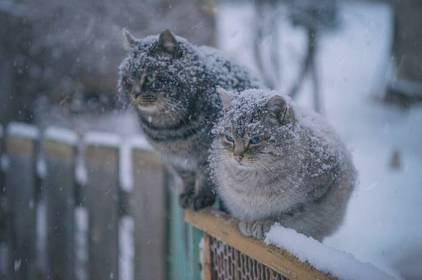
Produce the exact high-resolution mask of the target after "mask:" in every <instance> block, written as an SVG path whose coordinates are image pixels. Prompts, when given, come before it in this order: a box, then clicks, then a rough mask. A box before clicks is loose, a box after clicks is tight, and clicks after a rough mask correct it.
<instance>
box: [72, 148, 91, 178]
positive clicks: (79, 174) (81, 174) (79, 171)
mask: <svg viewBox="0 0 422 280" xmlns="http://www.w3.org/2000/svg"><path fill="white" fill-rule="evenodd" d="M83 156H84V147H83V146H80V147H79V152H78V154H77V155H76V164H75V165H76V166H75V177H76V181H77V182H78V183H79V185H80V186H86V185H87V183H88V173H87V170H86V166H85V160H84V158H83Z"/></svg>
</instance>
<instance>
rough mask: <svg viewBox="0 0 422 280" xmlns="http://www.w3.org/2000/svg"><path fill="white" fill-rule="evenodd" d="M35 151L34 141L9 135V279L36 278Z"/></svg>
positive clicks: (7, 188)
mask: <svg viewBox="0 0 422 280" xmlns="http://www.w3.org/2000/svg"><path fill="white" fill-rule="evenodd" d="M25 129H26V128H25ZM32 130H33V128H32ZM34 150H35V144H34V139H30V138H26V137H25V136H22V135H8V137H7V140H6V151H7V154H8V171H7V172H6V176H5V185H6V197H7V228H8V236H7V244H8V246H9V254H8V270H9V277H10V279H35V276H36V261H35V256H36V247H35V240H36V238H35V237H36V224H35V221H36V212H35V209H36V205H35V200H34V195H35V188H34V179H35V172H34V171H35V165H34V157H33V156H34V152H35V151H34Z"/></svg>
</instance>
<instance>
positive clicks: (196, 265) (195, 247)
mask: <svg viewBox="0 0 422 280" xmlns="http://www.w3.org/2000/svg"><path fill="white" fill-rule="evenodd" d="M201 239H202V232H201V231H199V230H198V229H197V228H195V227H194V226H192V225H188V248H189V251H188V256H189V279H191V280H200V279H201V276H202V275H201V263H200V259H199V256H200V254H199V246H200V245H199V244H200V242H201Z"/></svg>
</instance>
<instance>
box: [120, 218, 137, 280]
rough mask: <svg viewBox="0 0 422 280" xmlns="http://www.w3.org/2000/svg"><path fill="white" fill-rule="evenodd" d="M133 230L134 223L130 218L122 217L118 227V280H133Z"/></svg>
mask: <svg viewBox="0 0 422 280" xmlns="http://www.w3.org/2000/svg"><path fill="white" fill-rule="evenodd" d="M134 228H135V223H134V221H133V219H132V218H130V217H127V216H125V217H123V218H122V219H121V220H120V226H119V251H120V256H119V279H122V280H132V279H134V275H133V273H134V266H133V265H134V256H135V245H134V243H135V242H134V240H133V238H134Z"/></svg>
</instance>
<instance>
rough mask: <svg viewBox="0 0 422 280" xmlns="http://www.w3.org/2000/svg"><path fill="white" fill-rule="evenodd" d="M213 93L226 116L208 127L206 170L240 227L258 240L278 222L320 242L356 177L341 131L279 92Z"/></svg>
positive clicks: (339, 218) (342, 208)
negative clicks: (211, 138) (210, 135)
mask: <svg viewBox="0 0 422 280" xmlns="http://www.w3.org/2000/svg"><path fill="white" fill-rule="evenodd" d="M218 92H219V94H220V96H221V99H222V101H223V104H224V116H223V117H222V118H221V119H220V120H219V121H218V123H217V125H216V126H215V128H214V129H213V132H214V134H215V137H214V141H213V143H212V147H211V152H210V168H211V169H212V177H213V179H214V180H215V182H216V187H217V193H218V195H219V197H220V199H221V200H222V202H223V203H224V207H225V208H226V209H227V210H228V212H229V213H230V214H231V215H232V216H234V217H235V218H237V219H239V224H238V226H239V230H240V232H241V233H242V234H244V235H246V236H252V237H255V238H257V239H263V238H265V234H266V232H268V231H269V229H270V227H271V226H272V225H273V224H274V223H276V222H277V223H280V224H281V225H282V226H285V227H289V228H292V229H294V230H296V231H297V232H300V233H302V234H305V235H307V236H310V237H312V238H314V239H317V240H322V239H323V238H324V237H326V236H328V235H330V234H331V233H333V232H334V231H335V230H336V229H337V228H338V227H339V225H340V224H341V223H342V220H343V217H344V215H345V211H346V207H347V202H348V200H349V198H350V196H351V193H352V191H353V188H354V182H355V169H354V166H353V163H352V160H351V156H350V154H349V153H348V151H347V149H346V148H345V146H344V145H343V143H342V142H341V140H340V139H339V137H338V136H337V135H336V134H335V133H334V131H333V130H332V129H331V128H330V126H329V125H328V124H327V123H326V122H325V121H324V120H323V119H322V117H320V116H319V115H317V114H315V113H313V112H308V111H305V110H303V109H301V108H299V107H297V106H296V105H294V104H293V103H292V102H291V101H290V99H289V98H288V97H287V96H283V95H280V94H278V93H277V92H274V91H268V90H262V89H261V90H246V91H243V92H241V93H240V95H237V96H234V95H233V93H232V92H229V91H225V90H223V89H218Z"/></svg>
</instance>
